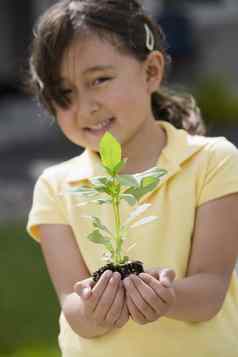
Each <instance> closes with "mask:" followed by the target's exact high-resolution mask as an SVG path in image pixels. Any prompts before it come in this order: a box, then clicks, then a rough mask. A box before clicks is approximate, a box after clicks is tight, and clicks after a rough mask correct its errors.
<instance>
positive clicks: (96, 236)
mask: <svg viewBox="0 0 238 357" xmlns="http://www.w3.org/2000/svg"><path fill="white" fill-rule="evenodd" d="M88 239H89V240H90V241H91V242H94V243H98V244H108V242H110V240H109V238H108V237H105V236H103V235H102V234H101V232H100V231H99V229H96V230H95V231H93V232H92V233H90V234H89V235H88Z"/></svg>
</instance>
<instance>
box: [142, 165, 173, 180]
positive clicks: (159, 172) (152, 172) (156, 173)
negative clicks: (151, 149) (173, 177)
mask: <svg viewBox="0 0 238 357" xmlns="http://www.w3.org/2000/svg"><path fill="white" fill-rule="evenodd" d="M166 173H167V171H166V170H164V169H160V168H159V167H158V166H154V167H152V168H151V169H149V170H146V171H143V172H140V173H139V174H136V175H135V176H136V178H137V179H139V180H142V179H143V178H144V177H148V176H154V177H162V176H164V175H165V174H166Z"/></svg>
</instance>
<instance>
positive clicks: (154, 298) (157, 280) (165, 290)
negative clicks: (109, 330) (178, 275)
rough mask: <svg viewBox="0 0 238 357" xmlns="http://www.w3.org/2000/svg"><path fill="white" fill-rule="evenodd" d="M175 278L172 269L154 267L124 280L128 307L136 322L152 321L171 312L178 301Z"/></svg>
mask: <svg viewBox="0 0 238 357" xmlns="http://www.w3.org/2000/svg"><path fill="white" fill-rule="evenodd" d="M174 279H175V272H174V271H173V270H171V269H153V270H150V271H146V272H145V273H141V274H139V276H137V275H135V274H131V275H130V276H129V277H127V278H126V279H125V280H124V282H123V284H124V286H125V289H126V303H127V307H128V310H129V314H130V316H131V317H132V319H133V320H134V321H135V322H137V323H139V324H141V325H143V324H146V323H150V322H153V321H156V320H158V319H159V318H160V317H162V316H165V315H166V314H167V313H168V312H169V310H170V309H171V308H172V307H173V305H174V304H175V301H176V296H175V291H174V288H173V281H174Z"/></svg>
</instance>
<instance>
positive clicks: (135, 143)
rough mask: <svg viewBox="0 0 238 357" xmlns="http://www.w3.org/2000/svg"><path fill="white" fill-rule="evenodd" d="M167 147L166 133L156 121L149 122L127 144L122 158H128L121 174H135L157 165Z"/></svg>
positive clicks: (124, 146) (123, 149)
mask: <svg viewBox="0 0 238 357" xmlns="http://www.w3.org/2000/svg"><path fill="white" fill-rule="evenodd" d="M165 145H166V133H165V132H164V130H163V129H162V128H161V126H160V125H159V124H158V122H156V121H155V120H154V119H151V120H147V121H145V123H144V124H143V127H142V128H140V129H139V130H138V132H137V133H136V135H135V136H134V137H133V140H131V141H129V142H127V143H125V144H124V145H123V148H122V156H123V157H124V158H128V160H127V162H126V164H125V165H124V166H123V168H122V170H121V171H120V174H135V173H137V172H142V171H145V170H148V169H150V168H152V167H153V166H155V165H156V163H157V161H158V159H159V156H160V153H161V151H162V150H163V148H164V147H165Z"/></svg>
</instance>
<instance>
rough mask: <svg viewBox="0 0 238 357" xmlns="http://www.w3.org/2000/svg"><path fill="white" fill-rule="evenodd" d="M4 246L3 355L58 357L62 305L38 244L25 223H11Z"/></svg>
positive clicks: (2, 236) (3, 229)
mask: <svg viewBox="0 0 238 357" xmlns="http://www.w3.org/2000/svg"><path fill="white" fill-rule="evenodd" d="M0 245H1V247H0V261H1V287H2V288H1V294H0V316H1V329H0V356H1V357H3V356H4V357H28V356H29V357H38V356H44V357H58V356H59V353H58V354H57V351H58V350H57V335H58V316H59V304H58V301H57V298H56V294H55V292H54V290H53V287H52V284H51V282H50V279H49V276H48V273H47V270H46V267H45V263H44V261H43V257H42V254H41V249H40V247H39V245H38V243H36V242H35V241H33V240H32V239H31V238H29V237H28V236H27V233H26V232H25V229H24V224H9V225H1V226H0ZM37 346H38V347H37ZM44 346H47V350H46V348H44ZM43 351H45V352H43Z"/></svg>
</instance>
